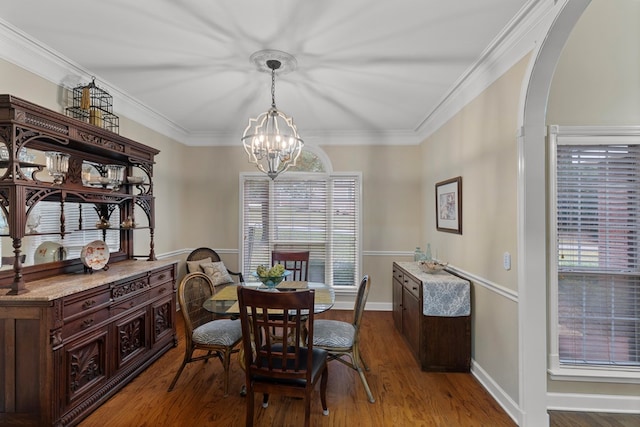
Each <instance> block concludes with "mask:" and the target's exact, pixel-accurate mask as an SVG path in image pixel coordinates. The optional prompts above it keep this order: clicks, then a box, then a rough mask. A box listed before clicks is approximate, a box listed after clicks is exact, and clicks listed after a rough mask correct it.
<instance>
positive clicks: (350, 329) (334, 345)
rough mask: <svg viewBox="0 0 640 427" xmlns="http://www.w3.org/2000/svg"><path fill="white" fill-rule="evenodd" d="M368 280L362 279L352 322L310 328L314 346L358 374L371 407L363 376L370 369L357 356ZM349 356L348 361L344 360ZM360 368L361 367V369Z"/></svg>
mask: <svg viewBox="0 0 640 427" xmlns="http://www.w3.org/2000/svg"><path fill="white" fill-rule="evenodd" d="M370 287H371V280H370V279H369V276H364V277H363V278H362V281H361V282H360V286H359V287H358V294H357V296H356V302H355V307H354V310H353V322H352V323H348V322H343V321H340V320H330V319H318V320H316V321H315V324H314V328H313V335H311V334H309V336H310V337H311V336H312V337H313V340H312V341H313V346H314V347H316V348H323V349H325V350H327V351H328V352H329V360H330V361H331V360H337V361H339V362H342V363H343V364H345V365H347V366H349V367H350V368H352V369H354V370H355V371H357V372H358V375H359V376H360V380H362V385H364V389H365V391H366V392H367V397H368V398H369V402H371V403H374V402H375V399H374V398H373V394H372V393H371V389H370V388H369V383H368V382H367V379H366V378H365V376H364V372H363V370H362V368H363V367H364V369H365V370H367V371H368V370H369V367H368V366H367V364H366V363H365V361H364V359H363V358H362V354H361V353H360V345H359V344H360V326H361V324H362V313H364V307H365V305H366V304H367V297H368V295H369V288H370ZM343 356H348V357H349V359H350V360H349V359H343ZM361 365H362V366H361Z"/></svg>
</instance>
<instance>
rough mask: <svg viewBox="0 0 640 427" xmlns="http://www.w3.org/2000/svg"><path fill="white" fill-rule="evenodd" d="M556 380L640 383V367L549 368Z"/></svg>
mask: <svg viewBox="0 0 640 427" xmlns="http://www.w3.org/2000/svg"><path fill="white" fill-rule="evenodd" d="M548 373H549V378H550V379H552V380H554V381H584V382H600V383H619V384H640V369H633V368H627V369H623V368H602V369H597V368H593V367H590V368H578V367H575V368H569V367H556V368H551V369H549V370H548Z"/></svg>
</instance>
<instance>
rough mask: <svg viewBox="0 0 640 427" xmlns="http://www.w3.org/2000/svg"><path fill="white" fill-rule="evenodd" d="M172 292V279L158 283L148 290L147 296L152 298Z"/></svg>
mask: <svg viewBox="0 0 640 427" xmlns="http://www.w3.org/2000/svg"><path fill="white" fill-rule="evenodd" d="M172 292H173V281H170V282H164V283H162V284H160V285H157V286H154V287H152V288H151V290H150V291H149V298H150V299H154V298H157V297H161V296H165V295H171V293H172Z"/></svg>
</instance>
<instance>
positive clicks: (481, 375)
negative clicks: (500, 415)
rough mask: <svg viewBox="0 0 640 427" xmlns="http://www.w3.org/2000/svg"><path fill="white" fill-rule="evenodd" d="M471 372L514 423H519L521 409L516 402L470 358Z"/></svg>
mask: <svg viewBox="0 0 640 427" xmlns="http://www.w3.org/2000/svg"><path fill="white" fill-rule="evenodd" d="M471 374H472V375H473V376H474V377H476V379H477V380H478V381H480V384H482V386H483V387H484V388H485V390H487V392H488V393H489V394H490V395H491V396H492V397H493V398H494V399H495V400H496V402H498V404H499V405H500V406H501V407H502V409H504V411H505V412H506V413H507V415H509V417H511V419H512V420H513V421H514V422H515V423H516V424H518V425H520V422H519V421H520V420H521V419H522V411H521V410H520V407H519V406H518V403H517V402H515V401H514V400H513V399H511V397H509V395H508V394H507V393H506V392H505V391H504V390H503V389H502V388H501V387H500V386H499V385H498V384H497V383H496V382H495V381H493V378H491V377H490V376H489V375H488V374H487V372H486V371H485V370H484V369H482V367H481V366H480V365H478V364H477V363H476V362H475V360H473V359H472V360H471Z"/></svg>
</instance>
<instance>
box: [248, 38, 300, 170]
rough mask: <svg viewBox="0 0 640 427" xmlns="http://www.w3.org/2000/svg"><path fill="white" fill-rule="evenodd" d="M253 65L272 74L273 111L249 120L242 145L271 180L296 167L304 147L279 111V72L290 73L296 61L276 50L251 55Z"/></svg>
mask: <svg viewBox="0 0 640 427" xmlns="http://www.w3.org/2000/svg"><path fill="white" fill-rule="evenodd" d="M251 61H252V62H254V63H255V64H256V65H257V67H258V69H259V70H260V71H265V72H269V71H270V72H271V108H269V109H268V110H267V111H266V112H264V113H262V114H260V115H259V116H258V117H256V118H254V119H253V118H250V119H249V124H248V125H247V127H246V129H245V130H244V132H243V134H242V138H241V139H242V144H243V145H244V150H245V151H246V152H247V155H248V156H249V162H250V163H254V164H255V165H256V166H257V167H258V169H259V170H260V171H261V172H264V173H266V174H267V175H268V176H269V177H270V178H271V179H276V177H277V176H278V175H279V174H281V173H282V172H284V171H286V170H287V169H289V168H290V167H291V166H294V165H295V164H296V161H297V160H298V157H299V156H300V153H301V152H302V146H303V145H304V142H303V141H302V139H301V138H300V136H299V135H298V130H297V129H296V126H295V125H294V124H293V118H292V117H288V116H287V115H286V114H284V113H283V112H282V111H280V110H278V109H277V108H276V95H275V93H276V71H277V70H280V72H279V73H283V72H288V71H291V70H292V69H294V68H295V65H296V61H295V58H294V57H293V56H291V55H289V54H288V53H285V52H280V51H273V50H265V51H259V52H256V53H254V54H253V55H251Z"/></svg>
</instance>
